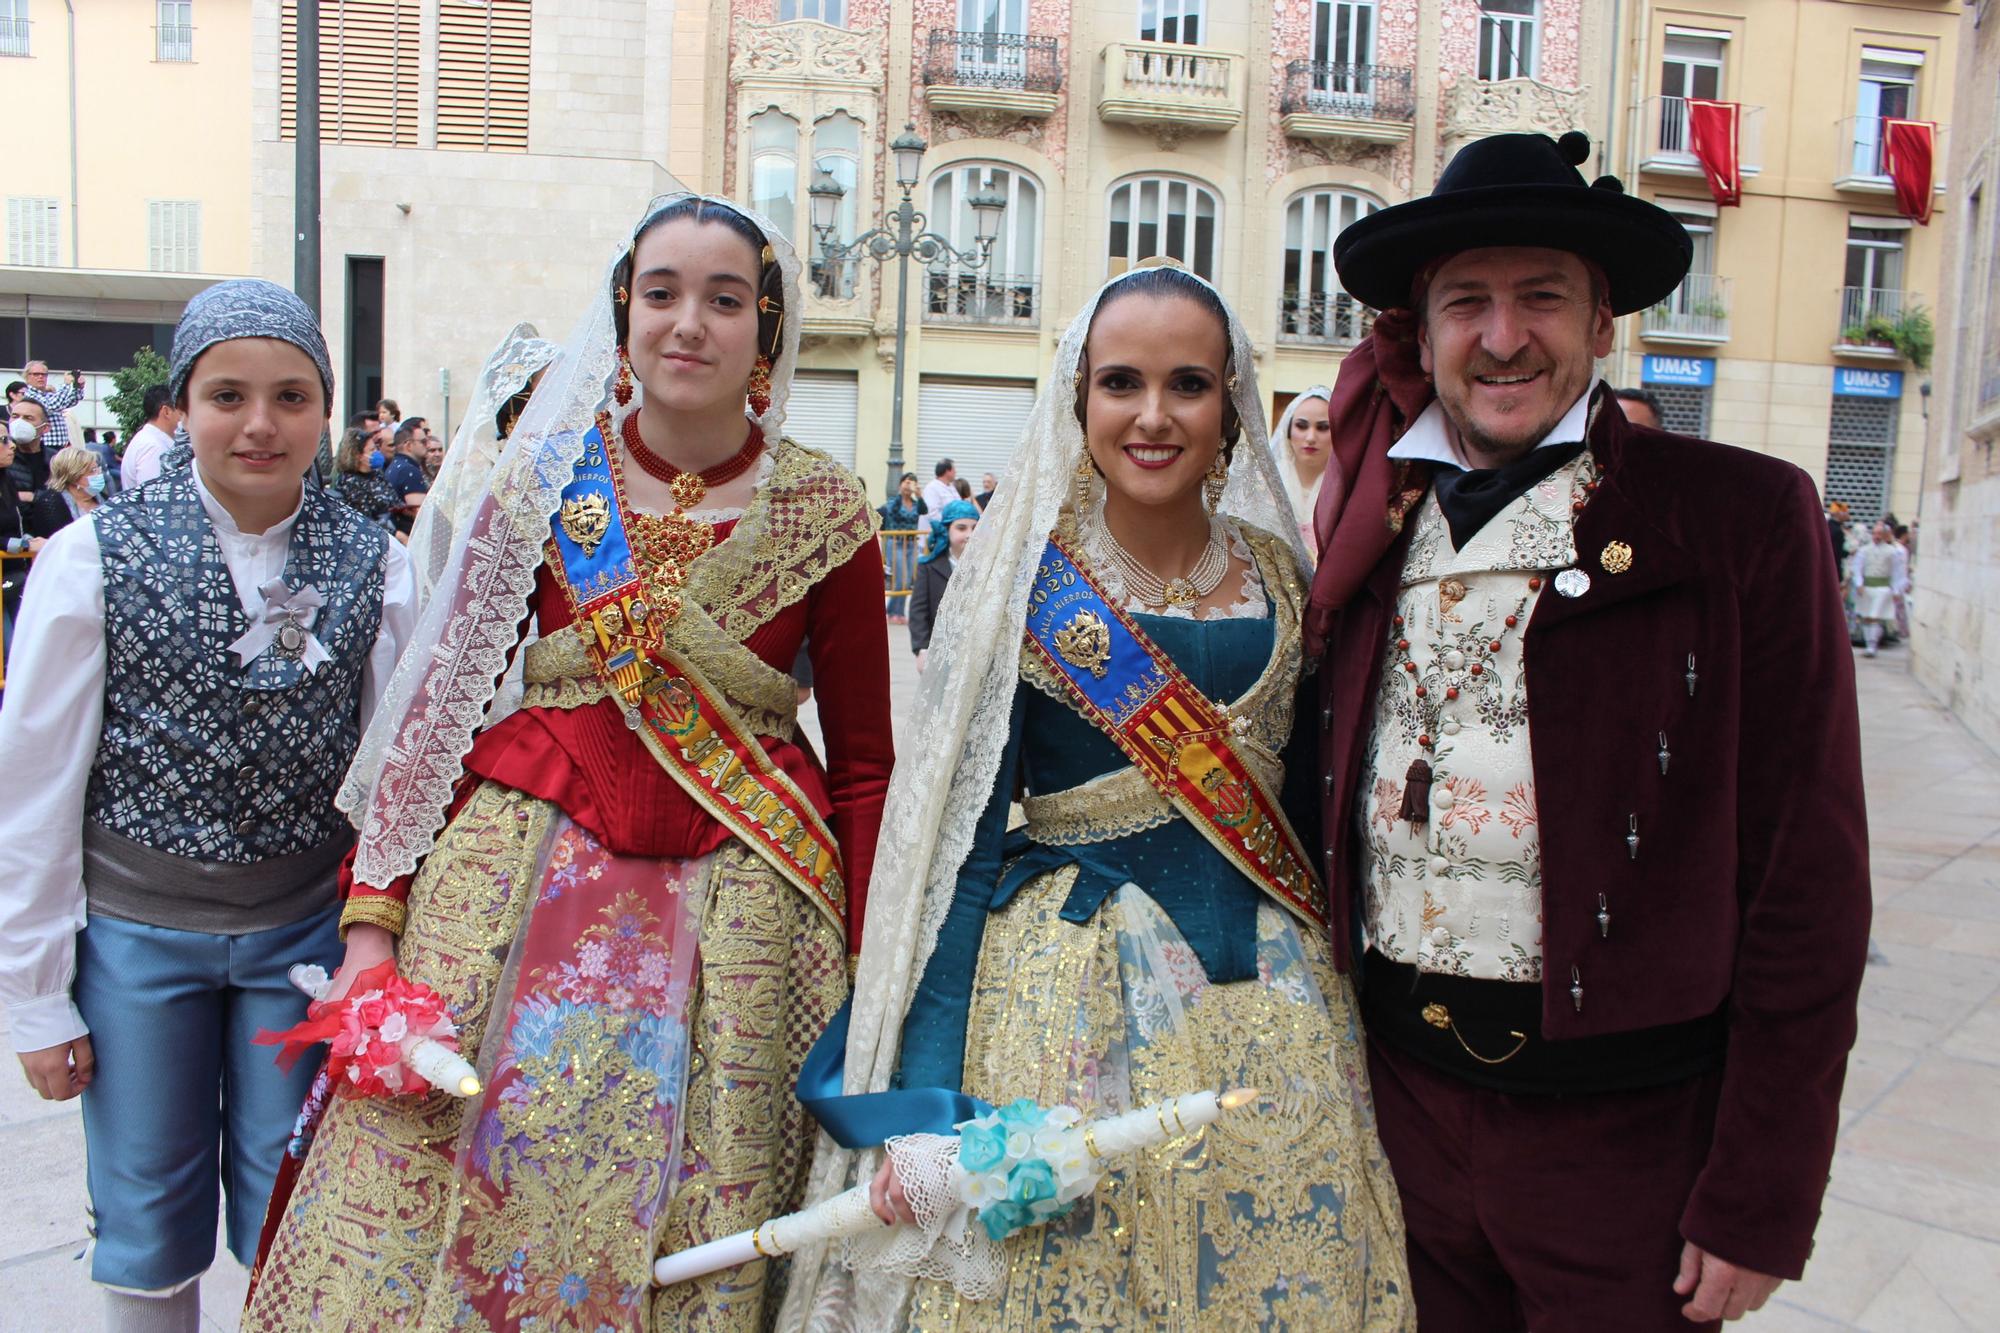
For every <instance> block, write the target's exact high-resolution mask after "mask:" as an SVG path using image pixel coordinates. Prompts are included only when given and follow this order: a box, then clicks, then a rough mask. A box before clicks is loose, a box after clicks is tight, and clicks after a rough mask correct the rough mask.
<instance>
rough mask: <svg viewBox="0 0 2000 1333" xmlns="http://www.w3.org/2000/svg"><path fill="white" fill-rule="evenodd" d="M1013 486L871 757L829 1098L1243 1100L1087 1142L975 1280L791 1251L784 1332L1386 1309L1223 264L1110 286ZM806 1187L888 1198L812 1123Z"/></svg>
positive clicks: (1071, 338)
mask: <svg viewBox="0 0 2000 1333" xmlns="http://www.w3.org/2000/svg"><path fill="white" fill-rule="evenodd" d="M1008 475H1009V478H1010V489H1009V490H1008V491H1007V492H1005V493H1003V494H1002V495H1001V496H1000V497H998V498H997V499H996V501H995V503H994V505H993V506H992V507H991V508H990V509H989V510H988V512H987V514H986V517H985V518H984V520H983V521H982V522H981V524H980V527H979V530H978V532H977V533H976V534H975V535H974V537H973V540H972V543H971V545H970V546H969V548H968V550H967V552H966V557H965V560H964V561H963V562H962V564H961V566H960V569H959V571H958V572H957V574H956V575H955V576H954V578H953V582H952V586H951V589H950V592H949V595H948V596H947V597H946V598H945V601H944V606H943V610H942V614H941V615H940V617H939V621H938V627H937V631H936V634H935V636H934V638H933V640H932V651H931V663H930V669H929V671H928V672H927V673H926V676H925V679H924V683H923V687H922V690H921V693H920V695H919V702H918V708H917V715H916V717H915V719H914V721H913V725H915V726H917V727H918V728H919V731H918V734H921V735H925V736H927V737H931V738H933V739H935V740H936V741H937V742H938V743H937V744H934V745H932V744H927V745H926V746H925V747H923V749H922V751H921V752H918V753H913V754H912V755H911V756H909V757H907V758H906V759H905V760H904V761H903V762H902V763H900V764H899V766H898V768H897V772H896V775H895V777H894V779H893V780H892V783H891V789H890V795H889V798H888V808H887V810H886V811H885V815H884V820H883V829H884V833H883V837H882V841H881V844H880V846H879V847H878V851H877V857H878V860H877V865H878V867H880V868H881V870H880V872H879V873H878V877H877V879H876V881H875V882H876V884H877V885H878V886H880V887H879V888H878V893H882V894H886V895H890V896H891V901H889V902H886V903H885V902H881V901H880V900H879V899H878V906H877V909H876V912H875V913H873V914H871V922H870V926H869V928H868V932H867V935H866V938H865V940H864V943H863V948H862V956H861V963H860V971H859V974H858V976H857V979H856V997H855V1002H854V1010H853V1018H852V1022H851V1024H850V1028H849V1036H848V1047H847V1063H846V1082H845V1091H846V1092H847V1093H848V1094H861V1093H880V1092H888V1093H890V1094H892V1095H890V1096H888V1097H882V1098H874V1099H869V1100H866V1101H863V1100H860V1099H858V1098H854V1097H849V1098H846V1099H837V1101H838V1102H839V1103H840V1104H839V1105H836V1106H835V1107H834V1108H833V1110H832V1114H831V1115H829V1116H822V1119H823V1120H825V1121H826V1122H827V1123H829V1124H833V1123H835V1120H836V1118H840V1119H843V1120H844V1123H843V1124H842V1129H843V1133H842V1138H843V1139H844V1140H845V1141H847V1142H848V1143H850V1144H853V1143H856V1142H862V1143H870V1142H879V1141H881V1140H883V1139H889V1138H893V1137H895V1136H899V1135H905V1134H911V1133H917V1132H929V1133H941V1132H942V1133H949V1132H950V1124H951V1121H952V1120H953V1119H954V1118H955V1117H957V1116H959V1115H962V1114H963V1109H964V1107H965V1106H966V1105H967V1104H968V1103H967V1101H966V1099H968V1098H971V1099H978V1100H979V1101H983V1102H986V1103H989V1104H995V1105H998V1104H1004V1103H1007V1102H1010V1101H1012V1100H1014V1099H1016V1098H1021V1097H1026V1098H1030V1099H1032V1100H1034V1101H1035V1102H1037V1103H1039V1104H1041V1105H1043V1106H1056V1105H1070V1106H1074V1107H1077V1108H1078V1109H1080V1110H1081V1111H1082V1112H1083V1113H1084V1114H1085V1116H1086V1117H1096V1116H1102V1115H1110V1114H1116V1113H1119V1112H1122V1111H1126V1110H1129V1109H1132V1108H1134V1107H1139V1106H1144V1105H1146V1104H1148V1103H1152V1102H1156V1101H1159V1100H1162V1099H1164V1098H1167V1097H1172V1096H1177V1095H1179V1094H1182V1093H1187V1092H1194V1091H1199V1090H1202V1089H1214V1088H1229V1087H1238V1086H1251V1087H1255V1088H1258V1089H1260V1090H1261V1093H1262V1095H1261V1096H1260V1098H1259V1099H1258V1100H1257V1102H1256V1103H1255V1104H1254V1105H1253V1106H1252V1107H1251V1108H1247V1109H1245V1110H1242V1111H1238V1112H1235V1113H1232V1114H1231V1115H1229V1116H1227V1117H1225V1118H1224V1119H1223V1120H1221V1121H1219V1122H1217V1123H1216V1124H1214V1125H1211V1126H1209V1127H1208V1128H1207V1129H1206V1130H1204V1131H1202V1132H1200V1133H1198V1134H1194V1135H1189V1136H1184V1137H1182V1138H1179V1139H1176V1140H1173V1141H1172V1142H1170V1143H1168V1144H1166V1145H1165V1146H1164V1147H1161V1148H1158V1149H1154V1150H1150V1151H1147V1152H1144V1153H1141V1154H1138V1155H1135V1156H1131V1157H1126V1158H1122V1159H1115V1160H1111V1161H1108V1162H1107V1163H1106V1165H1107V1166H1108V1167H1109V1169H1108V1171H1107V1173H1106V1175H1105V1177H1104V1179H1103V1181H1102V1182H1101V1183H1100V1185H1099V1186H1098V1188H1097V1190H1096V1191H1095V1192H1094V1193H1093V1194H1091V1195H1088V1196H1086V1197H1085V1198H1083V1199H1082V1200H1080V1201H1078V1203H1077V1204H1076V1205H1075V1206H1074V1207H1073V1208H1072V1209H1071V1210H1070V1211H1069V1212H1068V1213H1067V1214H1066V1215H1063V1216H1061V1217H1058V1218H1057V1219H1055V1220H1054V1221H1052V1222H1050V1223H1048V1224H1046V1225H1044V1226H1039V1227H1031V1228H1028V1229H1025V1230H1022V1231H1019V1232H1017V1233H1015V1234H1013V1235H1012V1236H1009V1237H1008V1238H1007V1239H1006V1240H1005V1241H1004V1242H1003V1244H1002V1247H1001V1248H1002V1254H1001V1256H1000V1258H1001V1262H1002V1263H1003V1264H1004V1276H1003V1277H1002V1278H1001V1280H1000V1283H999V1287H1000V1289H999V1292H998V1294H997V1296H987V1297H985V1298H983V1299H973V1298H972V1297H971V1296H969V1295H967V1294H966V1289H967V1288H972V1289H974V1290H977V1289H978V1288H979V1286H980V1284H979V1283H977V1282H967V1281H962V1280H961V1281H959V1282H958V1283H957V1285H954V1279H955V1278H958V1277H959V1273H958V1272H957V1271H956V1270H954V1267H953V1261H952V1259H951V1257H950V1256H949V1255H944V1254H942V1253H937V1254H934V1255H932V1256H931V1257H929V1258H927V1259H926V1261H925V1262H923V1263H920V1264H916V1265H911V1264H908V1263H899V1264H898V1265H897V1269H896V1271H890V1269H889V1268H888V1267H885V1266H884V1265H883V1264H881V1263H878V1262H876V1261H874V1260H873V1259H871V1258H870V1257H868V1255H866V1254H864V1253H863V1252H861V1251H850V1252H847V1253H844V1254H837V1253H831V1252H829V1253H825V1254H821V1255H817V1256H802V1257H801V1260H800V1262H799V1264H798V1265H797V1268H796V1270H795V1271H796V1272H797V1273H798V1274H799V1276H798V1277H797V1278H795V1284H796V1285H795V1287H794V1290H793V1292H792V1296H791V1299H790V1301H789V1303H788V1306H787V1310H786V1316H787V1321H788V1322H789V1323H790V1324H792V1325H793V1326H810V1327H814V1328H870V1329H873V1328H913V1329H926V1330H930V1329H985V1328H996V1329H1045V1328H1057V1329H1106V1328H1133V1329H1137V1328H1145V1329H1196V1328H1221V1327H1231V1326H1235V1327H1241V1328H1270V1329H1278V1328H1300V1329H1305V1328H1310V1329H1316V1330H1318V1329H1325V1330H1345V1329H1365V1330H1375V1329H1404V1328H1410V1327H1414V1324H1415V1313H1414V1311H1413V1309H1412V1307H1411V1305H1410V1303H1409V1297H1408V1279H1407V1275H1406V1272H1405V1268H1404V1258H1403V1253H1404V1251H1403V1229H1402V1220H1401V1215H1400V1212H1399V1210H1398V1206H1397V1201H1396V1192H1395V1188H1394V1185H1393V1183H1392V1181H1391V1180H1390V1177H1389V1173H1388V1167H1387V1163H1386V1161H1385V1159H1384V1158H1383V1155H1382V1150H1381V1146H1380V1144H1379V1143H1378V1142H1377V1139H1376V1134H1375V1128H1374V1122H1373V1114H1372V1111H1371V1109H1370V1105H1369V1098H1368V1085H1367V1072H1366V1063H1365V1060H1364V1059H1363V1053H1362V1046H1361V1041H1360V1030H1359V1026H1358V1022H1357V1019H1356V1013H1355V1005H1354V999H1353V995H1352V992H1351V990H1350V988H1349V986H1348V983H1347V981H1346V979H1345V978H1343V977H1341V976H1339V975H1338V974H1337V973H1336V972H1335V971H1334V969H1333V966H1332V961H1331V953H1330V950H1329V947H1328V941H1327V938H1326V926H1325V920H1326V916H1325V910H1324V901H1325V900H1324V894H1323V890H1322V889H1321V886H1320V884H1319V881H1318V879H1317V877H1316V874H1315V870H1314V866H1313V856H1312V854H1311V853H1310V852H1309V851H1308V850H1307V849H1309V848H1313V847H1316V846H1318V845H1319V838H1318V829H1317V819H1316V813H1315V812H1316V807H1317V803H1316V801H1315V800H1314V799H1313V789H1312V783H1313V774H1314V772H1315V765H1314V764H1313V762H1312V761H1313V757H1314V756H1313V751H1314V749H1315V745H1314V742H1315V741H1316V739H1317V731H1316V729H1315V728H1312V727H1311V726H1309V725H1304V723H1305V722H1306V721H1307V720H1308V719H1309V718H1310V713H1309V712H1308V711H1306V710H1307V708H1308V705H1307V704H1306V703H1305V702H1303V698H1302V695H1301V684H1302V675H1303V670H1302V663H1301V652H1300V635H1299V614H1300V610H1301V606H1302V603H1303V600H1304V584H1303V579H1302V573H1301V571H1302V568H1303V562H1302V552H1301V551H1300V550H1299V546H1298V540H1297V537H1296V536H1295V534H1296V533H1297V532H1298V528H1297V526H1296V524H1295V522H1294V521H1293V519H1292V516H1291V514H1290V511H1289V507H1288V506H1287V504H1286V501H1285V498H1284V492H1283V490H1282V487H1281V485H1280V482H1279V480H1278V478H1277V476H1276V475H1275V472H1274V471H1273V469H1272V466H1271V462H1270V456H1269V452H1268V450H1267V448H1266V444H1265V440H1264V438H1263V430H1262V414H1261V409H1260V405H1259V398H1258V392H1257V388H1256V383H1255V376H1254V371H1253V368H1252V366H1251V360H1250V350H1249V342H1248V339H1247V337H1246V336H1245V335H1244V333H1243V330H1242V328H1241V326H1240V324H1238V322H1237V321H1236V320H1235V318H1234V316H1233V315H1232V314H1231V313H1230V312H1229V310H1228V309H1227V307H1226V306H1225V305H1224V303H1223V302H1222V300H1221V298H1220V297H1219V296H1218V295H1217V294H1216V293H1215V291H1214V289H1213V288H1211V287H1209V286H1208V284H1206V283H1204V282H1202V281H1201V280H1200V279H1198V278H1195V277H1193V276H1191V275H1189V274H1187V273H1185V272H1184V271H1182V270H1179V269H1177V268H1171V267H1142V268H1140V269H1138V270H1136V271H1134V272H1133V273H1130V274H1127V275H1124V276H1122V277H1121V278H1118V279H1114V280H1113V281H1112V282H1111V283H1108V284H1106V286H1105V288H1104V290H1103V291H1102V292H1100V293H1099V295H1098V298H1097V300H1096V301H1094V302H1093V303H1092V304H1091V306H1090V307H1089V308H1087V309H1086V310H1085V311H1084V312H1083V313H1082V314H1080V315H1079V316H1078V317H1077V319H1076V321H1075V323H1073V324H1072V326H1071V328H1070V331H1069V333H1068V334H1067V335H1066V336H1065V338H1064V340H1063V343H1062V346H1061V349H1060V350H1059V353H1058V358H1057V365H1056V369H1055V373H1054V375H1053V376H1052V377H1051V380H1050V388H1049V389H1048V390H1047V391H1045V392H1044V394H1043V396H1042V401H1041V403H1040V404H1038V407H1037V412H1036V416H1035V418H1034V421H1033V424H1032V425H1031V427H1030V429H1029V432H1028V435H1027V437H1026V438H1025V439H1024V441H1023V442H1022V445H1021V449H1020V451H1019V453H1018V454H1017V455H1016V459H1015V462H1014V464H1013V465H1012V466H1011V467H1010V468H1009V473H1008ZM1295 722H1296V723H1299V724H1300V725H1296V726H1295ZM1017 803H1018V808H1019V810H1020V812H1021V813H1022V814H1023V815H1025V821H1024V822H1022V821H1019V820H1016V819H1014V818H1013V812H1014V810H1015V808H1016V805H1017ZM1010 823H1012V824H1014V825H1015V827H1013V828H1012V829H1011V830H1010V827H1009V826H1010ZM896 896H900V897H901V899H902V901H895V898H896ZM857 1120H858V1121H863V1122H868V1123H866V1124H865V1125H864V1127H863V1132H860V1133H857V1131H856V1125H855V1123H854V1122H855V1121H857ZM815 1176H816V1179H815V1193H816V1195H821V1196H823V1195H827V1194H830V1193H832V1192H833V1191H835V1190H837V1189H839V1188H841V1187H843V1186H844V1185H846V1184H849V1183H852V1182H854V1181H858V1180H864V1179H871V1177H872V1181H873V1188H874V1198H875V1199H876V1202H877V1210H878V1211H879V1212H881V1213H882V1214H883V1215H884V1216H885V1217H902V1218H908V1216H909V1210H908V1206H907V1204H906V1203H905V1201H904V1199H903V1196H902V1182H901V1181H900V1180H899V1179H898V1177H897V1175H896V1172H895V1170H894V1169H893V1168H892V1167H890V1166H888V1165H887V1164H886V1163H885V1162H882V1161H881V1160H879V1159H878V1157H877V1155H876V1154H874V1153H872V1152H858V1153H857V1152H849V1151H841V1150H838V1149H837V1148H835V1147H834V1145H833V1144H832V1142H831V1141H829V1140H827V1139H825V1138H823V1139H822V1141H821V1155H820V1159H819V1163H818V1166H817V1167H816V1171H815ZM942 1249H943V1247H942V1246H940V1247H939V1250H940V1251H941V1250H942ZM815 1259H816V1260H817V1261H818V1264H817V1268H816V1269H815V1266H814V1260H815ZM850 1264H851V1265H852V1267H851V1268H850V1267H849V1265H850ZM814 1271H816V1272H817V1274H818V1277H817V1281H812V1280H806V1275H807V1274H809V1273H812V1272H814Z"/></svg>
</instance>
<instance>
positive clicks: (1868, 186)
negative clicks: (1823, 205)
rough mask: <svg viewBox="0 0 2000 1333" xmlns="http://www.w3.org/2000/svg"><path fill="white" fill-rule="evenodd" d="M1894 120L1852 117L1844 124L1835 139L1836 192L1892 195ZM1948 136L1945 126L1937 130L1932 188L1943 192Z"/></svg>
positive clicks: (1874, 117)
mask: <svg viewBox="0 0 2000 1333" xmlns="http://www.w3.org/2000/svg"><path fill="white" fill-rule="evenodd" d="M1891 119H1894V117H1888V116H1848V117H1847V118H1846V119H1844V120H1842V121H1841V122H1840V132H1839V133H1838V134H1837V135H1836V136H1835V138H1834V147H1835V150H1836V151H1837V152H1838V153H1839V154H1840V157H1839V159H1838V160H1837V161H1836V162H1835V163H1834V170H1833V188H1834V189H1836V190H1854V191H1856V192H1858V193H1861V194H1888V193H1890V192H1891V191H1892V190H1893V189H1894V188H1895V187H1894V186H1893V185H1891V184H1890V181H1889V121H1890V120H1891ZM1946 133H1947V131H1946V128H1945V127H1944V126H1943V125H1939V126H1938V127H1937V134H1936V136H1935V138H1936V144H1935V147H1934V151H1933V152H1932V154H1931V185H1932V188H1934V189H1939V190H1941V189H1943V188H1944V165H1945V158H1946V152H1947V150H1946V148H1945V134H1946Z"/></svg>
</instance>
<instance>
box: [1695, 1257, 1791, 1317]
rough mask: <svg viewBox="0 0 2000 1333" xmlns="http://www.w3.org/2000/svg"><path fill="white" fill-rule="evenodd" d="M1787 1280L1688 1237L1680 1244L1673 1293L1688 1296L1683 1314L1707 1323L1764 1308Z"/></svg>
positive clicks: (1740, 1315)
mask: <svg viewBox="0 0 2000 1333" xmlns="http://www.w3.org/2000/svg"><path fill="white" fill-rule="evenodd" d="M1784 1284H1785V1280H1784V1279H1783V1278H1781V1277H1770V1276H1767V1275H1766V1274H1763V1273H1756V1272H1752V1271H1751V1270H1750V1269H1748V1268H1738V1267H1737V1266H1736V1265H1735V1264H1732V1263H1730V1262H1729V1261H1728V1260H1727V1259H1718V1258H1716V1257H1715V1256H1714V1255H1712V1254H1710V1253H1709V1252H1708V1251H1707V1250H1704V1249H1702V1248H1701V1246H1699V1245H1697V1244H1695V1243H1694V1242H1693V1241H1689V1242H1687V1243H1686V1244H1685V1245H1683V1246H1682V1247H1681V1271H1680V1276H1679V1277H1676V1278H1675V1279H1674V1294H1675V1295H1676V1296H1686V1297H1688V1303H1687V1304H1686V1305H1683V1306H1682V1307H1681V1314H1682V1316H1683V1317H1685V1318H1686V1319H1687V1320H1688V1321H1689V1322H1691V1323H1696V1324H1706V1323H1711V1322H1713V1321H1715V1320H1717V1319H1732V1320H1733V1319H1741V1318H1742V1317H1743V1316H1744V1315H1746V1314H1748V1313H1750V1312H1751V1311H1752V1310H1761V1309H1763V1308H1764V1302H1765V1301H1768V1300H1770V1299H1771V1293H1772V1292H1774V1291H1776V1290H1777V1289H1778V1288H1779V1287H1781V1286H1783V1285H1784Z"/></svg>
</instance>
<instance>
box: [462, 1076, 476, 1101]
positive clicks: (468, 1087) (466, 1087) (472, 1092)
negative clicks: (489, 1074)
mask: <svg viewBox="0 0 2000 1333" xmlns="http://www.w3.org/2000/svg"><path fill="white" fill-rule="evenodd" d="M458 1095H459V1096H461V1097H477V1096H478V1095H479V1080H478V1079H476V1078H474V1077H473V1076H472V1075H470V1074H467V1075H466V1076H465V1077H464V1078H462V1079H460V1080H459V1081H458Z"/></svg>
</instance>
